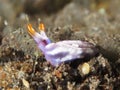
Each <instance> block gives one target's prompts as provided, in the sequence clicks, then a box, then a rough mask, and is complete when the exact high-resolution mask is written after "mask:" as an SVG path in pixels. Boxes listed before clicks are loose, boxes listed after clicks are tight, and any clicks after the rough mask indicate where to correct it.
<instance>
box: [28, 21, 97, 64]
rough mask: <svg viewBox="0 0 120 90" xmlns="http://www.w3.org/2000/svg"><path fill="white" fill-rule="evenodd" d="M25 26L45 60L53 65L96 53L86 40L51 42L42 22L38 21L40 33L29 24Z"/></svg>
mask: <svg viewBox="0 0 120 90" xmlns="http://www.w3.org/2000/svg"><path fill="white" fill-rule="evenodd" d="M27 28H28V33H29V34H30V35H31V36H32V37H33V39H34V40H35V42H36V43H37V45H38V48H39V49H40V50H41V51H42V52H43V54H44V55H45V58H46V60H47V61H48V62H50V63H51V64H52V65H53V66H58V65H60V64H61V63H63V62H68V61H73V60H75V59H82V58H85V57H86V56H92V57H93V56H95V55H96V53H97V49H96V48H95V46H94V45H93V44H91V43H89V42H86V41H80V40H64V41H59V42H56V43H52V42H51V41H50V39H49V38H48V37H47V35H46V33H45V30H44V29H45V28H44V24H43V23H40V24H39V27H38V28H39V30H40V33H38V32H36V31H35V30H34V29H33V27H32V25H31V24H28V25H27Z"/></svg>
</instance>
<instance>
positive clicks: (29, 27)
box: [27, 24, 36, 36]
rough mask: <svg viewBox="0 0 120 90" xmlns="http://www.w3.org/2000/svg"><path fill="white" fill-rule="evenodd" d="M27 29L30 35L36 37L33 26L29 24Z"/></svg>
mask: <svg viewBox="0 0 120 90" xmlns="http://www.w3.org/2000/svg"><path fill="white" fill-rule="evenodd" d="M27 28H28V33H29V34H30V35H31V36H34V35H35V33H36V32H35V30H34V29H33V28H32V25H31V24H28V25H27Z"/></svg>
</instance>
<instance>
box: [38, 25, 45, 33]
mask: <svg viewBox="0 0 120 90" xmlns="http://www.w3.org/2000/svg"><path fill="white" fill-rule="evenodd" d="M38 28H39V30H40V31H44V30H45V27H44V24H43V23H40V24H39V27H38Z"/></svg>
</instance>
